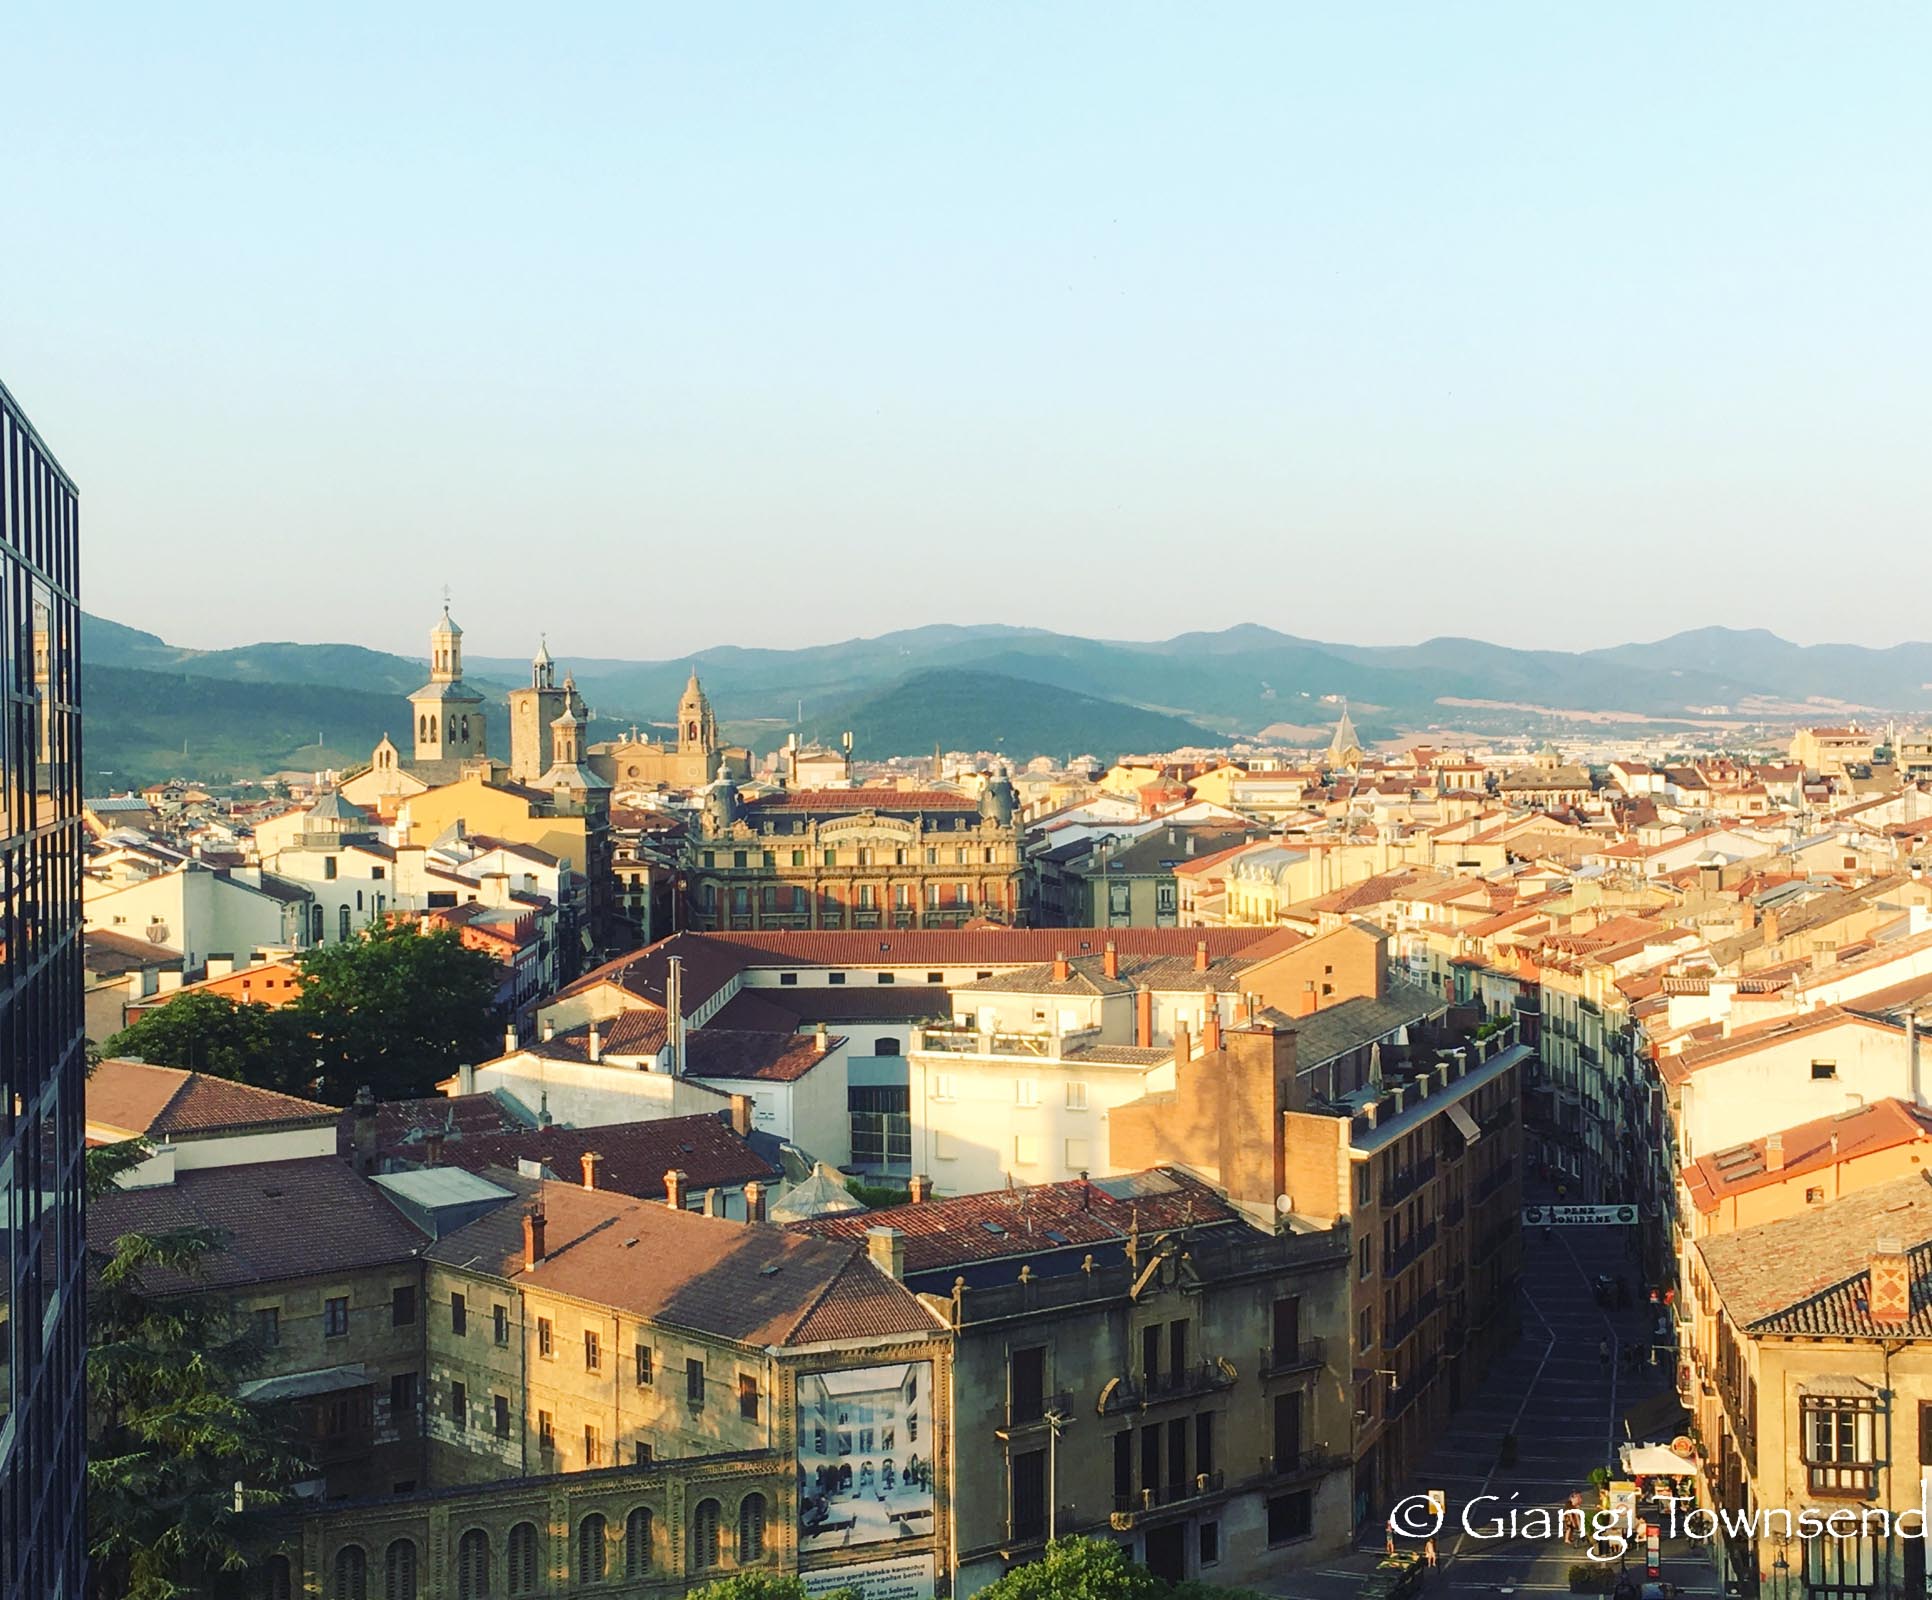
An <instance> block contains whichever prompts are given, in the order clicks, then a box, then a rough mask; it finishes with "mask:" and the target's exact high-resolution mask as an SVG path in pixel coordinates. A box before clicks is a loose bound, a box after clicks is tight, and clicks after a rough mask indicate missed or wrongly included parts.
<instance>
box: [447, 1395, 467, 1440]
mask: <svg viewBox="0 0 1932 1600" xmlns="http://www.w3.org/2000/svg"><path fill="white" fill-rule="evenodd" d="M449 1420H450V1425H451V1426H452V1427H453V1428H455V1429H456V1431H457V1432H458V1433H461V1432H462V1431H463V1429H465V1428H467V1427H468V1426H469V1425H470V1392H469V1390H468V1389H466V1388H465V1387H464V1386H463V1385H462V1384H460V1383H452V1384H451V1385H450V1386H449Z"/></svg>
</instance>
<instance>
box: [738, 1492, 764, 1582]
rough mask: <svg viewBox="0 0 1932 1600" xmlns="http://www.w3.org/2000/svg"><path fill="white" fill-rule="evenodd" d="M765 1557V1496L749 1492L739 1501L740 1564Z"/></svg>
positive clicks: (747, 1563)
mask: <svg viewBox="0 0 1932 1600" xmlns="http://www.w3.org/2000/svg"><path fill="white" fill-rule="evenodd" d="M764 1559H765V1497H764V1496H763V1495H762V1494H748V1495H746V1496H745V1497H744V1499H743V1500H741V1501H739V1502H738V1564H739V1565H740V1566H749V1565H750V1564H751V1563H752V1562H754V1561H763V1560H764Z"/></svg>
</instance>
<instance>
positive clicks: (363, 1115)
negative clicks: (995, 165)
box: [352, 1083, 376, 1178]
mask: <svg viewBox="0 0 1932 1600" xmlns="http://www.w3.org/2000/svg"><path fill="white" fill-rule="evenodd" d="M352 1143H353V1144H354V1147H355V1161H354V1163H353V1165H354V1167H355V1169H356V1171H357V1172H359V1173H361V1174H362V1175H363V1176H364V1177H365V1178H366V1177H368V1176H369V1175H370V1174H371V1173H372V1172H374V1171H375V1170H376V1097H375V1093H374V1091H372V1090H371V1089H370V1087H369V1085H368V1084H366V1083H365V1084H364V1085H363V1086H362V1087H361V1088H360V1089H358V1090H356V1114H355V1124H354V1128H353V1130H352Z"/></svg>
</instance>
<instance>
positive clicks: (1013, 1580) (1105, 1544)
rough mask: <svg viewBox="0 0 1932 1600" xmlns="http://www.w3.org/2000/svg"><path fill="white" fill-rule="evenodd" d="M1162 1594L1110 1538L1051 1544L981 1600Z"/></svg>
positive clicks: (1119, 1599)
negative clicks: (1041, 1553)
mask: <svg viewBox="0 0 1932 1600" xmlns="http://www.w3.org/2000/svg"><path fill="white" fill-rule="evenodd" d="M1166 1590H1167V1585H1166V1584H1164V1583H1162V1582H1161V1580H1160V1579H1159V1578H1157V1577H1155V1576H1154V1574H1153V1573H1151V1572H1149V1571H1148V1570H1147V1569H1146V1568H1145V1567H1143V1566H1141V1565H1140V1564H1139V1563H1137V1562H1134V1561H1130V1560H1128V1558H1127V1556H1126V1554H1125V1553H1124V1552H1123V1551H1122V1550H1121V1548H1120V1546H1119V1545H1117V1544H1115V1543H1114V1542H1113V1541H1112V1540H1111V1539H1055V1540H1054V1541H1053V1543H1052V1544H1050V1545H1048V1546H1047V1548H1046V1554H1045V1555H1044V1556H1042V1557H1041V1558H1040V1559H1039V1560H1038V1561H1031V1562H1028V1563H1027V1565H1025V1566H1023V1567H1015V1568H1014V1569H1013V1570H1012V1571H1011V1572H1009V1573H1007V1574H1006V1576H1005V1577H1003V1578H1000V1579H998V1580H997V1581H995V1582H994V1583H992V1584H989V1585H988V1586H987V1587H986V1588H985V1589H982V1590H981V1591H980V1593H981V1594H982V1595H983V1596H984V1597H985V1600H1164V1596H1165V1594H1166Z"/></svg>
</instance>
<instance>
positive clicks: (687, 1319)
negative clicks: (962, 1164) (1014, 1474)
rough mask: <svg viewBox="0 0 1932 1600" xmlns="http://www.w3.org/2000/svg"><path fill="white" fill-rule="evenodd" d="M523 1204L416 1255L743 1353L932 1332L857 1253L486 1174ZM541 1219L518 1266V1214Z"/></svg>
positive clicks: (902, 1293) (918, 1309)
mask: <svg viewBox="0 0 1932 1600" xmlns="http://www.w3.org/2000/svg"><path fill="white" fill-rule="evenodd" d="M489 1177H490V1180H491V1181H492V1182H494V1183H501V1184H502V1185H504V1187H506V1188H510V1189H512V1190H513V1191H514V1192H515V1193H517V1194H518V1195H519V1196H521V1197H522V1202H523V1203H520V1204H508V1205H503V1206H500V1207H498V1208H497V1209H496V1210H495V1211H492V1212H491V1213H489V1214H488V1215H487V1216H484V1217H481V1218H479V1219H478V1220H477V1221H475V1222H472V1223H471V1224H470V1225H469V1226H468V1227H465V1228H459V1229H457V1230H456V1231H455V1232H454V1233H451V1234H449V1235H447V1236H446V1237H445V1238H443V1239H440V1240H438V1241H437V1242H436V1243H435V1244H433V1245H431V1246H429V1247H428V1248H427V1249H426V1250H425V1251H424V1252H423V1253H424V1255H425V1256H427V1257H428V1258H429V1259H430V1260H433V1261H440V1262H443V1263H446V1264H448V1265H450V1266H455V1267H463V1268H467V1269H469V1270H471V1271H475V1272H478V1273H481V1274H484V1275H485V1276H488V1277H492V1278H499V1279H502V1280H504V1281H505V1282H513V1283H516V1284H518V1285H519V1286H521V1287H523V1288H525V1289H529V1290H533V1291H534V1290H548V1291H550V1292H551V1293H554V1294H559V1295H566V1296H569V1297H570V1298H572V1299H575V1300H580V1301H584V1302H586V1303H588V1304H591V1305H600V1306H610V1307H613V1308H615V1309H617V1310H619V1311H625V1312H628V1313H630V1314H631V1315H632V1316H636V1317H640V1318H645V1319H648V1320H649V1321H651V1322H654V1323H658V1324H661V1325H664V1326H667V1327H675V1328H685V1329H689V1330H690V1331H692V1332H694V1333H708V1334H711V1335H714V1336H716V1337H718V1338H723V1339H729V1340H733V1341H735V1342H737V1343H740V1344H746V1345H776V1346H780V1347H795V1346H799V1345H810V1344H818V1343H824V1342H828V1341H832V1340H881V1339H892V1338H895V1337H899V1336H912V1337H918V1336H921V1335H931V1334H934V1333H936V1332H938V1331H939V1324H938V1322H937V1320H936V1319H935V1318H934V1317H933V1315H932V1314H931V1313H930V1312H928V1311H927V1310H926V1309H925V1308H924V1307H923V1306H921V1305H920V1304H919V1302H918V1300H917V1299H915V1298H914V1297H913V1295H912V1293H911V1291H909V1290H908V1289H907V1288H906V1287H905V1286H904V1285H903V1284H900V1283H897V1282H895V1281H894V1280H893V1279H892V1278H890V1277H888V1276H886V1275H885V1274H884V1273H882V1272H880V1271H879V1270H878V1269H877V1268H876V1267H874V1266H873V1265H872V1263H871V1261H870V1260H869V1259H868V1257H867V1254H866V1252H865V1250H864V1249H863V1248H862V1247H860V1246H857V1245H852V1244H847V1243H833V1242H831V1241H826V1240H819V1239H808V1238H803V1237H800V1236H799V1235H797V1234H794V1233H790V1232H788V1231H787V1230H785V1229H783V1228H776V1227H771V1226H768V1225H764V1224H759V1223H747V1222H728V1221H726V1220H724V1219H723V1218H720V1217H703V1216H698V1215H696V1214H694V1213H692V1212H688V1211H673V1210H671V1209H670V1208H669V1207H668V1206H662V1205H655V1204H652V1203H650V1202H647V1201H642V1200H635V1199H631V1198H629V1197H628V1196H624V1195H617V1194H612V1193H610V1192H608V1191H597V1192H592V1191H588V1190H585V1189H583V1188H582V1187H576V1186H571V1185H567V1184H561V1183H541V1184H540V1183H533V1182H531V1181H530V1180H528V1179H524V1178H519V1177H517V1176H516V1175H515V1174H514V1173H506V1172H504V1171H503V1170H502V1169H501V1168H499V1169H497V1170H495V1171H493V1172H491V1173H490V1174H489ZM531 1202H536V1203H538V1204H540V1206H541V1208H542V1211H543V1214H544V1219H545V1222H544V1231H545V1239H544V1245H545V1255H544V1259H543V1260H541V1261H539V1262H538V1263H537V1264H536V1265H535V1266H534V1267H530V1268H526V1267H525V1266H524V1245H523V1217H524V1215H525V1213H526V1212H527V1211H528V1210H529V1209H530V1203H531Z"/></svg>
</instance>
